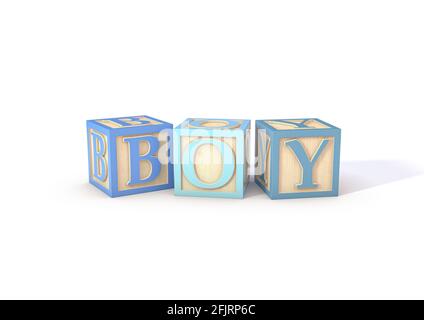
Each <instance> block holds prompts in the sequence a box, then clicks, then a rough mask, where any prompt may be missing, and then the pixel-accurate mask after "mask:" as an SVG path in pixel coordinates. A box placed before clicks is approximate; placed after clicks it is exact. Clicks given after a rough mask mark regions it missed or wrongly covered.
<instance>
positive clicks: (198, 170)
mask: <svg viewBox="0 0 424 320" xmlns="http://www.w3.org/2000/svg"><path fill="white" fill-rule="evenodd" d="M249 130H250V121H249V120H236V119H196V118H191V119H187V120H186V121H184V122H183V123H182V124H181V125H179V126H178V127H177V128H175V130H174V180H175V194H176V195H182V196H204V197H222V198H243V197H244V193H245V190H246V187H247V185H248V182H249V175H248V167H247V166H248V163H247V158H248V149H249V148H248V146H249Z"/></svg>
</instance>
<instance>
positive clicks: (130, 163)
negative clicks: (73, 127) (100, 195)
mask: <svg viewBox="0 0 424 320" xmlns="http://www.w3.org/2000/svg"><path fill="white" fill-rule="evenodd" d="M87 138H88V165H89V181H90V183H91V184H93V185H95V186H96V187H98V188H99V189H100V190H102V191H104V192H105V193H106V194H108V195H109V196H111V197H116V196H123V195H129V194H135V193H142V192H148V191H155V190H162V189H168V188H172V187H173V186H174V177H173V168H172V163H171V161H170V150H171V148H172V124H170V123H167V122H164V121H161V120H158V119H154V118H152V117H148V116H134V117H123V118H110V119H97V120H88V121H87Z"/></svg>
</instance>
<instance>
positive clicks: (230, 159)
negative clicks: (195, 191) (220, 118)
mask: <svg viewBox="0 0 424 320" xmlns="http://www.w3.org/2000/svg"><path fill="white" fill-rule="evenodd" d="M205 144H211V145H214V146H216V147H218V148H219V149H220V150H221V156H222V161H223V166H222V173H221V176H220V177H219V178H218V180H216V181H215V182H213V183H205V182H203V181H201V180H200V179H199V177H198V176H197V173H196V169H195V166H194V164H195V163H194V162H195V159H196V152H197V149H198V148H199V147H200V146H203V145H205ZM182 166H183V171H184V176H185V177H186V178H187V180H188V181H189V182H190V183H191V184H192V185H194V186H196V187H198V188H202V189H217V188H220V187H222V186H224V185H225V184H227V183H228V181H230V179H231V178H232V177H233V175H234V168H235V161H234V154H233V150H232V149H231V148H230V146H229V145H228V144H226V143H225V142H222V141H219V140H216V139H205V140H196V141H193V142H191V143H190V144H189V145H188V148H187V150H186V151H185V152H184V154H183V165H182Z"/></svg>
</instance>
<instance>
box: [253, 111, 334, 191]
mask: <svg viewBox="0 0 424 320" xmlns="http://www.w3.org/2000/svg"><path fill="white" fill-rule="evenodd" d="M340 139H341V130H340V129H339V128H337V127H335V126H332V125H330V124H328V123H326V122H324V121H322V120H319V119H289V120H257V121H256V157H257V159H258V165H257V168H256V174H255V182H256V183H257V184H258V185H259V186H260V187H261V188H262V190H264V192H265V193H267V194H268V196H269V197H270V198H271V199H290V198H309V197H330V196H337V195H338V190H339V167H340Z"/></svg>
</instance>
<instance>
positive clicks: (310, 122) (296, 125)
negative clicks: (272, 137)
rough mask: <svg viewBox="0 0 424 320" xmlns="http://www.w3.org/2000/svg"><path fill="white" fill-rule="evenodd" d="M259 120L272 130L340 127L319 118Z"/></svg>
mask: <svg viewBox="0 0 424 320" xmlns="http://www.w3.org/2000/svg"><path fill="white" fill-rule="evenodd" d="M258 122H259V123H263V124H265V126H266V127H268V128H269V129H270V130H271V131H276V132H280V131H293V130H301V131H307V130H317V129H319V130H326V129H338V128H337V127H335V126H333V125H331V124H329V123H326V122H324V121H322V120H320V119H317V118H303V119H274V120H258Z"/></svg>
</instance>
